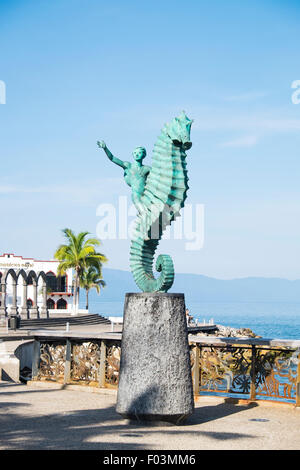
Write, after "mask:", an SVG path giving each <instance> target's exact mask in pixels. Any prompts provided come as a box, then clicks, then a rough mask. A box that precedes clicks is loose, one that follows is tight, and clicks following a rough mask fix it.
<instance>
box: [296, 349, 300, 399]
mask: <svg viewBox="0 0 300 470" xmlns="http://www.w3.org/2000/svg"><path fill="white" fill-rule="evenodd" d="M296 406H300V352H299V354H298V365H297V379H296Z"/></svg>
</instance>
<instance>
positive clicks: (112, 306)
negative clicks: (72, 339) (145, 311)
mask: <svg viewBox="0 0 300 470" xmlns="http://www.w3.org/2000/svg"><path fill="white" fill-rule="evenodd" d="M93 297H94V296H93ZM186 306H187V308H188V309H189V310H190V314H191V315H193V316H194V318H195V319H198V320H199V321H201V322H203V320H205V321H206V323H208V322H209V320H211V319H212V320H213V323H217V324H220V325H224V326H231V327H233V328H251V330H253V331H254V333H256V334H257V335H259V336H262V337H264V338H273V339H299V340H300V302H190V303H188V302H187V305H186ZM81 308H84V301H83V300H82V302H81ZM89 310H90V312H91V313H98V314H100V315H103V316H105V317H110V316H111V317H112V316H117V317H119V316H120V317H121V316H123V302H102V301H101V297H98V298H97V299H93V298H92V296H91V299H90V308H89Z"/></svg>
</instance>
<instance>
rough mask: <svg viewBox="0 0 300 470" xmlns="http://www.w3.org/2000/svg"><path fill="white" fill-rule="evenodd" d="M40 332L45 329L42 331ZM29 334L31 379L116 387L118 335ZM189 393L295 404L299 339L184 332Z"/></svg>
mask: <svg viewBox="0 0 300 470" xmlns="http://www.w3.org/2000/svg"><path fill="white" fill-rule="evenodd" d="M45 335H46V333H45ZM45 335H41V336H38V337H35V342H34V358H33V368H32V369H33V370H32V375H33V380H54V381H57V382H61V383H64V384H74V383H75V384H76V383H77V384H88V385H91V386H96V387H110V388H117V386H118V380H119V367H120V356H121V335H120V334H105V335H96V337H94V338H86V337H84V335H81V337H80V336H78V335H74V334H73V335H72V334H71V333H70V334H69V335H66V334H65V335H64V336H61V337H57V336H59V335H58V334H57V335H56V337H45ZM189 340H190V351H191V367H192V377H193V384H194V395H195V397H197V396H201V395H218V396H224V397H225V396H226V397H233V398H238V399H246V400H251V401H254V400H273V401H281V402H285V403H294V404H295V405H296V406H300V341H287V340H286V341H284V340H281V341H279V340H277V341H276V340H264V339H250V338H245V339H238V338H216V337H214V338H209V337H197V336H190V337H189Z"/></svg>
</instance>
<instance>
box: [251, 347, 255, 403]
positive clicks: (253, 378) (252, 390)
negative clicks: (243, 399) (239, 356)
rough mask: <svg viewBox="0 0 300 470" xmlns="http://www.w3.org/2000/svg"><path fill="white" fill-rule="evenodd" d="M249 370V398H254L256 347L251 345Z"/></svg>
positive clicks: (252, 399)
mask: <svg viewBox="0 0 300 470" xmlns="http://www.w3.org/2000/svg"><path fill="white" fill-rule="evenodd" d="M251 351H252V355H251V371H250V380H251V382H250V400H251V401H255V399H256V348H255V346H254V345H253V346H252V348H251Z"/></svg>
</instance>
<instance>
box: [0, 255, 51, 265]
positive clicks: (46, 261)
mask: <svg viewBox="0 0 300 470" xmlns="http://www.w3.org/2000/svg"><path fill="white" fill-rule="evenodd" d="M8 255H10V256H13V257H14V258H21V259H23V260H24V261H35V262H36V263H59V261H57V260H55V259H49V260H40V259H34V258H23V256H18V255H15V254H14V253H3V255H0V258H4V257H5V256H8Z"/></svg>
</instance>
